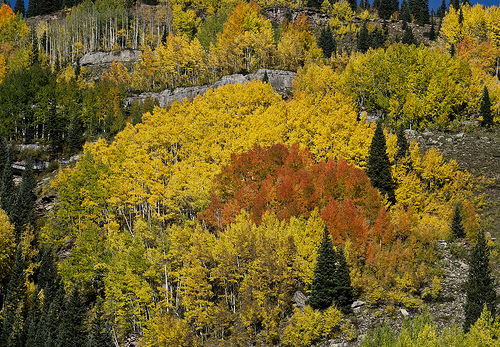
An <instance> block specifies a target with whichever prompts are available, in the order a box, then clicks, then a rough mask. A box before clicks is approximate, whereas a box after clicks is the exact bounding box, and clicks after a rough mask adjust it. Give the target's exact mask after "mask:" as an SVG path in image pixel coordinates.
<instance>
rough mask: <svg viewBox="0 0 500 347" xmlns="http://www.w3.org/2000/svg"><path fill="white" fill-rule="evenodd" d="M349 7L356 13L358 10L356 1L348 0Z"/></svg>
mask: <svg viewBox="0 0 500 347" xmlns="http://www.w3.org/2000/svg"><path fill="white" fill-rule="evenodd" d="M349 5H350V6H351V10H353V11H354V13H356V10H357V9H358V1H357V0H349Z"/></svg>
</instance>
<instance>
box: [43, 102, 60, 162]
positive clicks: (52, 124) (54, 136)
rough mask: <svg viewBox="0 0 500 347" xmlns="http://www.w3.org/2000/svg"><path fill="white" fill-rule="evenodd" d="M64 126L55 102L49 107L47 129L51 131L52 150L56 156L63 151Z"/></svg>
mask: <svg viewBox="0 0 500 347" xmlns="http://www.w3.org/2000/svg"><path fill="white" fill-rule="evenodd" d="M62 126H63V122H62V121H61V120H60V119H59V117H58V115H57V112H56V107H55V103H53V104H52V105H51V106H50V107H49V114H48V120H47V128H48V129H47V130H48V133H49V143H50V152H51V153H52V155H54V156H56V155H58V154H59V153H62V151H63V147H64V139H63V128H62Z"/></svg>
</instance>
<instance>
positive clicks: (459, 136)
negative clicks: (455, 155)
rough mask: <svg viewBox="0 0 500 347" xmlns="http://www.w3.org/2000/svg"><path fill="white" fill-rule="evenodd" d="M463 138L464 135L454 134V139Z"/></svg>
mask: <svg viewBox="0 0 500 347" xmlns="http://www.w3.org/2000/svg"><path fill="white" fill-rule="evenodd" d="M464 136H465V133H459V134H456V135H455V137H456V138H457V139H461V138H463V137H464Z"/></svg>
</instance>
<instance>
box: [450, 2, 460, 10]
mask: <svg viewBox="0 0 500 347" xmlns="http://www.w3.org/2000/svg"><path fill="white" fill-rule="evenodd" d="M452 6H453V8H454V9H455V11H458V9H459V8H460V2H459V0H450V7H452Z"/></svg>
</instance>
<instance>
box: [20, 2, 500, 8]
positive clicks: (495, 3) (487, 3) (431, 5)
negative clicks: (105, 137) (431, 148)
mask: <svg viewBox="0 0 500 347" xmlns="http://www.w3.org/2000/svg"><path fill="white" fill-rule="evenodd" d="M401 1H402V0H399V3H401ZM442 1H443V0H429V8H430V9H434V10H437V8H438V7H439V6H440V5H441V2H442ZM445 1H446V5H449V4H450V0H445ZM469 1H470V3H471V4H473V5H474V4H477V3H480V4H484V5H486V6H493V5H495V6H498V5H499V1H500V0H481V1H474V0H469ZM10 2H11V4H12V6H14V4H15V3H16V0H10ZM358 2H359V0H358ZM372 2H373V0H370V3H372ZM24 3H25V6H26V8H28V0H25V1H24Z"/></svg>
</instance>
